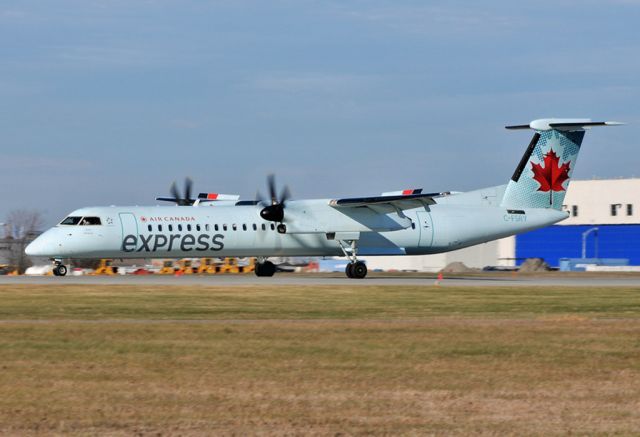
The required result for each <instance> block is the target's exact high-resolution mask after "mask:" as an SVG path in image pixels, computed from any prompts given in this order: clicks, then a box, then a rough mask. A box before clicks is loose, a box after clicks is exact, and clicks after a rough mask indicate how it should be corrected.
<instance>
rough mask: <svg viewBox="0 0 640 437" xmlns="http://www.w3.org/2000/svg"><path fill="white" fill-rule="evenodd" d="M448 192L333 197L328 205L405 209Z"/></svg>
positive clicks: (427, 201)
mask: <svg viewBox="0 0 640 437" xmlns="http://www.w3.org/2000/svg"><path fill="white" fill-rule="evenodd" d="M449 194H450V193H448V192H445V193H424V194H422V193H420V194H405V195H393V196H373V197H352V198H347V199H334V200H331V201H329V205H330V206H332V207H334V208H338V209H341V208H371V209H374V210H378V209H381V210H385V209H391V210H405V209H414V208H420V207H424V206H427V205H433V204H434V203H436V201H435V200H434V199H435V198H437V197H443V196H447V195H449Z"/></svg>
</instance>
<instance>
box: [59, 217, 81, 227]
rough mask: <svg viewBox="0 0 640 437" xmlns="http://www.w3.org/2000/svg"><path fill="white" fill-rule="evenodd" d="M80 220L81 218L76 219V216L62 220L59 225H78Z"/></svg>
mask: <svg viewBox="0 0 640 437" xmlns="http://www.w3.org/2000/svg"><path fill="white" fill-rule="evenodd" d="M81 219H82V217H76V216H72V215H71V216H69V217H67V218H66V219H64V220H62V221H61V222H60V224H61V225H77V224H78V223H80V220H81Z"/></svg>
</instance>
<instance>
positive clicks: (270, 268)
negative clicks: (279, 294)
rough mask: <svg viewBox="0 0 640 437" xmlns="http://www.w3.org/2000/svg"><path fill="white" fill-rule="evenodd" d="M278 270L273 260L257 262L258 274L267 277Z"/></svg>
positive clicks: (256, 271) (256, 269)
mask: <svg viewBox="0 0 640 437" xmlns="http://www.w3.org/2000/svg"><path fill="white" fill-rule="evenodd" d="M275 272H276V266H275V264H273V263H272V262H271V261H265V262H263V263H258V264H256V268H255V273H256V276H260V277H265V276H273V275H274V273H275Z"/></svg>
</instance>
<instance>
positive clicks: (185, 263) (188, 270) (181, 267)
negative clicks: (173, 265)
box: [176, 258, 194, 275]
mask: <svg viewBox="0 0 640 437" xmlns="http://www.w3.org/2000/svg"><path fill="white" fill-rule="evenodd" d="M193 273H194V267H193V266H192V265H191V260H190V259H186V258H183V259H181V260H180V261H178V268H177V269H176V275H192V274H193Z"/></svg>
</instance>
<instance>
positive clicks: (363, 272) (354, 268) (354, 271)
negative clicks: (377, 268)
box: [344, 261, 367, 279]
mask: <svg viewBox="0 0 640 437" xmlns="http://www.w3.org/2000/svg"><path fill="white" fill-rule="evenodd" d="M344 272H345V273H346V274H347V277H348V278H353V279H362V278H364V277H365V276H367V265H366V264H365V263H363V262H362V261H356V262H350V263H349V264H347V268H346V269H344Z"/></svg>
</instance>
